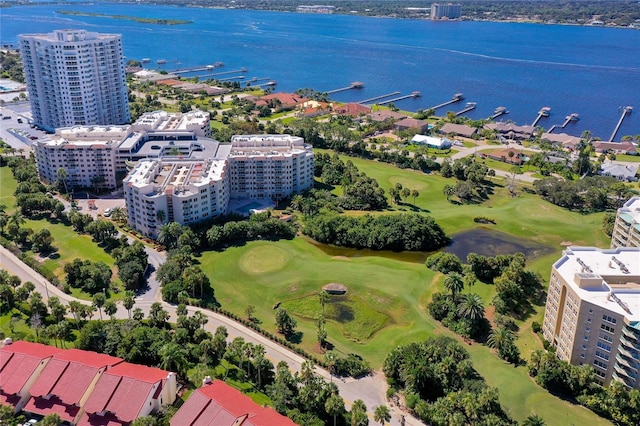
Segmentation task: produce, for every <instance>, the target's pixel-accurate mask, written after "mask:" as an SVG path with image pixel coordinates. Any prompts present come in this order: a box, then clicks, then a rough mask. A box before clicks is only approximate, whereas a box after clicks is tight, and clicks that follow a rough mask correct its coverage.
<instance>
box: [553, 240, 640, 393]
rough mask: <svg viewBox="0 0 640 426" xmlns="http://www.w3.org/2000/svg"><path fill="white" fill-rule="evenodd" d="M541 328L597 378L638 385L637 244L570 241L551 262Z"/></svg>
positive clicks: (639, 281)
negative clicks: (611, 246) (608, 246)
mask: <svg viewBox="0 0 640 426" xmlns="http://www.w3.org/2000/svg"><path fill="white" fill-rule="evenodd" d="M542 330H543V334H544V337H545V339H547V340H548V341H549V342H550V343H551V344H552V346H553V347H555V348H556V349H557V355H558V357H559V358H560V359H562V360H565V361H567V362H569V363H571V364H574V365H583V364H585V365H591V366H592V367H594V369H595V371H596V375H597V382H598V383H599V384H601V385H608V384H609V382H611V380H618V381H620V382H622V383H624V384H625V385H627V386H628V387H629V388H635V389H640V379H639V378H638V373H639V372H640V248H637V247H633V248H623V247H621V248H616V249H599V248H594V247H571V248H569V249H567V250H565V252H564V253H563V255H562V257H561V258H560V259H559V260H558V261H557V262H556V263H554V265H553V267H552V270H551V279H550V280H549V292H548V295H547V304H546V308H545V315H544V323H543V327H542Z"/></svg>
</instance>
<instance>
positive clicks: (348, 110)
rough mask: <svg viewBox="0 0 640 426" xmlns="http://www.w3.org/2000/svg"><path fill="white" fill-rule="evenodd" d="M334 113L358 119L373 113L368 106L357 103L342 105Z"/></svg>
mask: <svg viewBox="0 0 640 426" xmlns="http://www.w3.org/2000/svg"><path fill="white" fill-rule="evenodd" d="M333 111H334V112H335V113H336V114H338V115H348V116H350V117H353V118H356V117H359V116H361V115H366V114H369V113H370V112H371V108H369V107H368V106H366V105H362V104H357V103H355V102H352V103H348V104H344V105H340V106H338V107H335V108H334V109H333Z"/></svg>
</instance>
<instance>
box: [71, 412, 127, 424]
mask: <svg viewBox="0 0 640 426" xmlns="http://www.w3.org/2000/svg"><path fill="white" fill-rule="evenodd" d="M128 425H129V422H123V421H121V420H120V419H118V418H117V417H116V416H114V415H113V414H111V413H106V414H105V415H104V416H101V415H99V414H87V413H85V414H83V415H82V417H80V420H79V421H78V425H77V426H128Z"/></svg>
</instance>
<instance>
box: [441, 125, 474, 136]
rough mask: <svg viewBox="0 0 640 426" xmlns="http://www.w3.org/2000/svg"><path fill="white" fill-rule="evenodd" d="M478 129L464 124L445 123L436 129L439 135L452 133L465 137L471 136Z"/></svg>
mask: <svg viewBox="0 0 640 426" xmlns="http://www.w3.org/2000/svg"><path fill="white" fill-rule="evenodd" d="M477 131H478V129H477V128H475V127H471V126H467V125H465V124H455V123H445V124H444V125H443V126H442V127H441V128H440V130H439V131H438V132H439V133H440V134H441V135H449V134H454V135H458V136H462V137H465V138H471V137H473V135H475V134H476V132H477Z"/></svg>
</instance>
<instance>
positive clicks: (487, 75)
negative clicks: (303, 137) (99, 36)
mask: <svg viewBox="0 0 640 426" xmlns="http://www.w3.org/2000/svg"><path fill="white" fill-rule="evenodd" d="M64 9H66V10H80V11H86V12H90V13H103V14H119V15H131V16H137V17H153V18H166V19H186V20H192V21H194V22H193V23H192V24H188V25H175V26H161V25H152V24H142V23H136V22H133V21H127V20H115V19H111V18H104V17H85V16H71V15H60V14H56V13H55V12H56V11H57V10H64ZM0 13H1V15H0V20H1V21H0V24H1V29H0V41H1V42H2V43H15V42H16V41H17V35H18V34H21V33H39V32H50V31H52V30H54V29H60V28H84V29H87V30H90V31H98V32H112V33H121V34H122V35H123V44H124V51H125V55H126V56H127V58H130V59H142V58H151V60H152V62H151V65H152V66H155V61H156V60H158V59H165V60H166V61H167V64H166V65H164V68H165V69H167V70H171V69H173V68H177V67H189V66H198V65H207V64H213V63H215V62H218V61H221V62H224V63H225V64H226V67H225V68H224V69H222V71H225V70H234V69H239V68H241V67H246V68H247V69H248V71H249V72H248V73H247V74H246V79H250V78H251V77H258V78H260V77H269V78H270V79H273V80H276V81H277V82H278V87H277V90H278V91H294V90H296V89H299V88H303V87H309V88H313V89H316V90H320V91H326V90H331V89H336V88H339V87H344V86H346V85H348V84H349V83H350V82H352V81H362V82H364V83H365V87H364V88H363V89H360V90H349V91H345V92H341V93H336V94H334V95H333V98H334V99H336V100H339V101H361V100H363V99H367V98H371V97H374V96H378V95H382V94H386V93H390V92H394V91H399V92H402V94H409V93H411V92H412V91H415V90H417V91H420V92H421V93H422V97H420V98H415V99H407V100H403V101H399V102H397V103H396V105H397V106H398V107H400V108H402V109H407V110H411V111H416V110H418V109H421V108H422V109H426V108H428V107H430V106H433V105H435V104H439V103H441V102H443V101H446V100H448V99H449V98H451V96H452V95H453V94H454V93H457V92H462V93H464V95H465V98H466V99H465V101H473V102H477V109H476V110H475V111H472V112H471V113H469V114H467V116H469V117H471V118H474V119H477V118H484V117H488V116H489V115H491V114H492V113H493V111H494V109H495V108H496V107H498V106H505V107H507V109H508V110H509V111H510V114H509V115H506V116H503V119H504V120H512V121H515V122H517V123H518V124H531V123H532V122H533V120H534V119H535V117H536V115H537V111H538V110H539V109H540V108H541V107H543V106H549V107H551V109H552V111H551V116H550V117H549V118H545V119H543V120H542V121H540V123H539V125H541V126H543V127H545V128H547V129H548V128H549V127H551V126H552V125H554V124H555V125H560V124H562V123H563V122H564V118H565V116H566V115H568V114H570V113H574V112H575V113H578V114H580V121H579V122H577V123H571V124H569V125H568V126H567V127H566V129H565V130H556V133H558V132H559V131H566V132H567V133H570V134H574V135H579V134H580V133H581V132H582V131H583V130H590V131H592V132H593V133H594V135H597V136H599V137H601V138H603V139H608V138H609V136H610V134H611V132H612V131H613V128H614V127H615V124H616V123H617V121H618V119H619V117H620V113H621V110H620V108H621V107H623V106H626V105H632V106H634V107H635V112H634V113H633V114H631V115H629V116H627V118H626V119H625V120H624V122H623V125H622V127H621V129H620V132H619V133H618V136H617V138H616V140H619V139H620V138H621V137H622V136H623V135H635V134H638V133H640V31H634V30H628V29H613V28H596V27H579V26H560V25H538V24H516V23H496V22H431V21H426V20H399V19H384V18H365V17H359V16H343V15H313V14H297V13H285V12H265V11H247V10H228V9H200V8H186V7H173V6H156V5H136V4H111V3H98V4H95V5H84V4H83V5H80V4H71V5H38V6H15V7H9V8H4V9H2V10H1V11H0ZM463 106H464V102H463V103H459V104H456V105H452V106H450V107H448V108H445V109H443V110H439V111H438V112H439V113H444V112H445V111H447V110H453V111H457V110H460V109H462V108H463Z"/></svg>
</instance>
